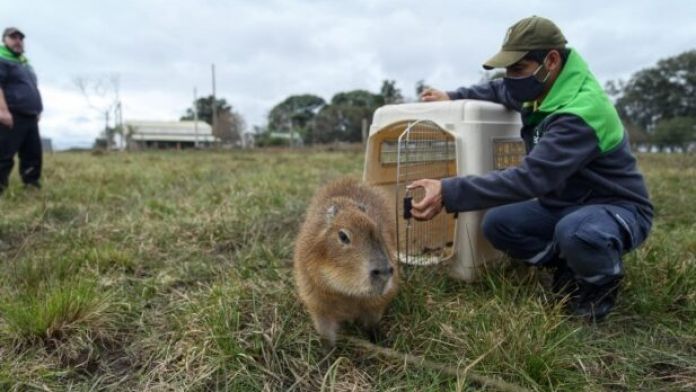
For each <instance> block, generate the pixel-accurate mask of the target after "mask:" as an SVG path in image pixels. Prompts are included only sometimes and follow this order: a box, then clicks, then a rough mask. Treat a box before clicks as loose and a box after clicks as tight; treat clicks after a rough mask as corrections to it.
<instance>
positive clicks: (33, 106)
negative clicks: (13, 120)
mask: <svg viewBox="0 0 696 392" xmlns="http://www.w3.org/2000/svg"><path fill="white" fill-rule="evenodd" d="M0 89H2V92H3V94H4V95H5V101H7V107H8V108H9V109H10V112H12V113H14V114H25V115H38V114H41V111H42V110H43V103H42V101H41V94H40V93H39V88H38V84H37V81H36V74H35V73H34V70H33V69H32V67H31V65H29V61H28V60H27V58H26V57H24V56H23V55H20V56H17V55H15V54H14V53H12V52H11V51H10V50H9V49H7V47H5V46H0Z"/></svg>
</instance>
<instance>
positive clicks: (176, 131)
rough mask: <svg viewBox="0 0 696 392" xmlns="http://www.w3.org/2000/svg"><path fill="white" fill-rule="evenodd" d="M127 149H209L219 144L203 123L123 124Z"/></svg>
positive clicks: (207, 126) (158, 122)
mask: <svg viewBox="0 0 696 392" xmlns="http://www.w3.org/2000/svg"><path fill="white" fill-rule="evenodd" d="M124 125H125V129H126V132H127V137H126V143H127V146H128V148H129V149H142V148H187V147H209V146H211V145H213V144H216V143H218V142H220V139H218V138H217V137H215V136H213V129H212V127H211V126H210V125H209V124H208V123H206V122H205V121H141V120H132V121H126V122H125V124H124Z"/></svg>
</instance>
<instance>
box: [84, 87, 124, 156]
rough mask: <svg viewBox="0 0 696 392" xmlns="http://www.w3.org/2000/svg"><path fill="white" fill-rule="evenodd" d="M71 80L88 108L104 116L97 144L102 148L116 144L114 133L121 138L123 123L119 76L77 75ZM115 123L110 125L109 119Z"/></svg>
mask: <svg viewBox="0 0 696 392" xmlns="http://www.w3.org/2000/svg"><path fill="white" fill-rule="evenodd" d="M73 82H74V83H75V86H76V87H77V88H78V90H80V93H82V96H84V98H85V100H86V101H87V105H88V106H89V107H90V109H93V110H95V111H96V112H98V113H99V114H100V115H102V116H104V129H103V130H102V132H101V136H100V138H99V139H101V141H100V142H98V143H97V144H99V145H100V146H104V148H107V149H109V148H112V147H115V146H116V137H115V136H116V135H120V136H121V138H123V129H122V128H123V124H122V120H123V119H122V118H121V117H122V116H121V100H120V98H119V85H120V83H119V76H118V75H117V74H112V75H100V76H78V77H76V78H75V79H74V80H73ZM112 120H113V122H114V123H115V125H114V126H113V127H112V126H111V121H112Z"/></svg>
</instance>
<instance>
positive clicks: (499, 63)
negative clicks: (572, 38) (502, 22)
mask: <svg viewBox="0 0 696 392" xmlns="http://www.w3.org/2000/svg"><path fill="white" fill-rule="evenodd" d="M567 42H568V41H567V40H566V39H565V37H564V36H563V33H562V32H561V29H559V28H558V26H556V25H555V24H554V23H553V22H552V21H550V20H548V19H546V18H542V17H540V16H536V15H535V16H530V17H529V18H524V19H522V20H520V21H519V22H517V23H515V24H514V25H512V26H511V27H510V28H509V29H508V30H507V33H506V34H505V39H504V40H503V47H502V49H501V50H500V52H498V53H497V54H496V55H495V56H493V57H491V58H490V59H488V61H486V62H485V63H483V68H485V69H493V68H505V67H509V66H511V65H512V64H515V63H516V62H518V61H520V60H522V58H523V57H524V56H525V55H526V54H527V53H529V51H530V50H534V49H560V48H564V47H565V44H566V43H567Z"/></svg>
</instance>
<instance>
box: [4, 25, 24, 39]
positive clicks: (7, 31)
mask: <svg viewBox="0 0 696 392" xmlns="http://www.w3.org/2000/svg"><path fill="white" fill-rule="evenodd" d="M12 34H19V35H21V36H22V38H24V33H22V32H21V31H20V30H19V29H18V28H16V27H8V28H6V29H5V31H3V33H2V38H5V37H7V36H8V35H12Z"/></svg>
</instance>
